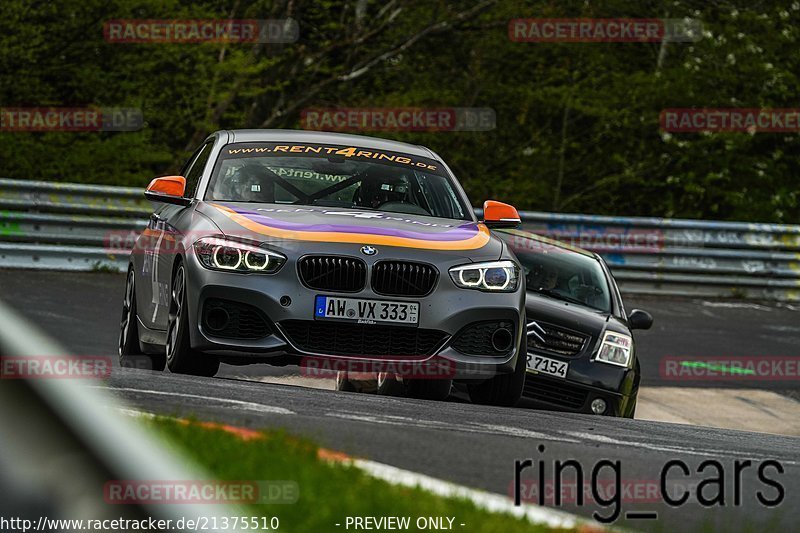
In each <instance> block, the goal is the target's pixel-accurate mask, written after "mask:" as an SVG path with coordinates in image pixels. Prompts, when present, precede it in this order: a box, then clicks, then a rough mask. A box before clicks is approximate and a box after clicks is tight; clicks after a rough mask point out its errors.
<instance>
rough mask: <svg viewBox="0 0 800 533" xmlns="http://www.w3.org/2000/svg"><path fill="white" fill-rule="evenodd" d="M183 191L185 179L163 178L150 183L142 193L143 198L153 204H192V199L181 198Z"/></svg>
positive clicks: (178, 177)
mask: <svg viewBox="0 0 800 533" xmlns="http://www.w3.org/2000/svg"><path fill="white" fill-rule="evenodd" d="M185 191H186V178H184V177H183V176H164V177H163V178H155V179H154V180H153V181H151V182H150V185H148V186H147V189H146V190H145V191H144V196H145V198H147V199H148V200H152V201H154V202H165V203H168V204H175V205H189V204H190V203H192V199H191V198H184V197H183V193H184V192H185Z"/></svg>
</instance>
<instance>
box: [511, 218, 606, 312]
mask: <svg viewBox="0 0 800 533" xmlns="http://www.w3.org/2000/svg"><path fill="white" fill-rule="evenodd" d="M497 233H498V235H499V236H500V237H501V238H502V239H503V240H505V241H506V243H507V244H508V245H509V247H510V248H511V249H512V250H513V251H514V253H515V254H516V255H517V258H518V259H519V261H520V263H521V265H522V268H523V270H524V271H525V283H526V286H527V290H528V291H531V292H536V293H539V294H542V295H544V296H546V297H548V298H554V299H558V300H564V301H567V302H571V303H575V304H578V305H583V306H586V307H591V308H592V309H597V310H598V311H603V312H604V313H609V312H611V297H610V294H609V287H608V282H607V281H606V277H605V273H604V272H603V269H602V267H601V266H600V263H598V261H597V260H596V259H594V258H593V257H589V256H586V255H583V254H581V253H578V252H574V251H572V250H570V249H569V248H563V247H561V246H555V245H552V244H548V243H547V242H543V241H540V240H537V239H533V238H531V237H528V236H525V235H524V234H521V233H517V232H497Z"/></svg>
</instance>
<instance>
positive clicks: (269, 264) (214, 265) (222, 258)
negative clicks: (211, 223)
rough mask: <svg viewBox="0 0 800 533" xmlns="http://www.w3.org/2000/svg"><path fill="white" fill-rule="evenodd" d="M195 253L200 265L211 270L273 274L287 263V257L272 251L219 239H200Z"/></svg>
mask: <svg viewBox="0 0 800 533" xmlns="http://www.w3.org/2000/svg"><path fill="white" fill-rule="evenodd" d="M194 251H195V253H197V258H198V259H199V261H200V264H201V265H203V266H204V267H205V268H208V269H209V270H223V271H227V272H240V273H248V272H255V273H264V274H273V273H275V272H277V271H278V270H279V269H280V268H281V267H282V266H283V264H284V263H285V262H286V257H285V256H283V255H282V254H279V253H277V252H273V251H272V250H267V249H265V248H261V247H258V246H255V245H253V244H247V243H244V242H237V241H230V240H227V239H223V238H217V237H204V238H202V239H199V240H198V241H197V242H195V243H194Z"/></svg>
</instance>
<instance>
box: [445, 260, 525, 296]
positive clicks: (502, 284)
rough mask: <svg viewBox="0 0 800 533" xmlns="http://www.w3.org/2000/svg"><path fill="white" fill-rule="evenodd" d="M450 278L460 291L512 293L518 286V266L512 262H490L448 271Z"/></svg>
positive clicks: (458, 267)
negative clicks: (474, 290)
mask: <svg viewBox="0 0 800 533" xmlns="http://www.w3.org/2000/svg"><path fill="white" fill-rule="evenodd" d="M450 277H451V278H452V280H453V283H455V284H456V286H458V287H461V288H462V289H476V290H480V291H485V292H514V291H515V290H517V287H518V286H519V266H517V264H516V263H514V262H513V261H492V262H489V263H475V264H472V265H462V266H457V267H453V268H451V269H450Z"/></svg>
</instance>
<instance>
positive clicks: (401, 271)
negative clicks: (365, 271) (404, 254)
mask: <svg viewBox="0 0 800 533" xmlns="http://www.w3.org/2000/svg"><path fill="white" fill-rule="evenodd" d="M438 277H439V272H438V271H437V270H436V269H435V268H434V267H432V266H431V265H426V264H425V263H413V262H409V261H378V262H377V263H375V266H373V267H372V290H373V291H375V292H376V293H377V294H383V295H386V296H425V295H427V294H430V292H431V291H432V290H433V287H434V286H435V285H436V279H437V278H438Z"/></svg>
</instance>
